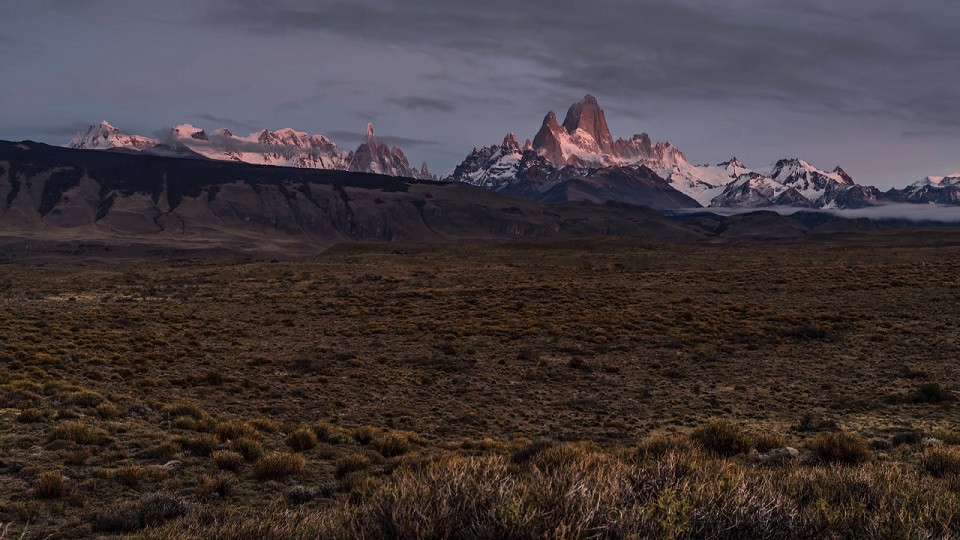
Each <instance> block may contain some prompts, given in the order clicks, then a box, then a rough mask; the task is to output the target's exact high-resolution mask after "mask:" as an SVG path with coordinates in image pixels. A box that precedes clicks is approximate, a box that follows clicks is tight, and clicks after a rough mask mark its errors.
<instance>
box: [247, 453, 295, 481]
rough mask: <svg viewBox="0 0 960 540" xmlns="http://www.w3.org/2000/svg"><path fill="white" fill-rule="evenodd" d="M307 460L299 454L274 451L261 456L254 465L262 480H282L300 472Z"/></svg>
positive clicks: (257, 474)
mask: <svg viewBox="0 0 960 540" xmlns="http://www.w3.org/2000/svg"><path fill="white" fill-rule="evenodd" d="M306 465H307V460H305V459H304V458H303V456H301V455H299V454H290V453H287V452H272V453H270V454H267V455H265V456H263V457H262V458H260V459H259V460H258V461H257V463H256V464H255V465H254V473H255V474H256V476H257V478H259V479H260V480H282V479H284V478H286V477H288V476H292V475H295V474H298V473H300V471H302V470H303V468H304V467H305V466H306Z"/></svg>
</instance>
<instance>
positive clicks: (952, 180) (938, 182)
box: [909, 173, 960, 188]
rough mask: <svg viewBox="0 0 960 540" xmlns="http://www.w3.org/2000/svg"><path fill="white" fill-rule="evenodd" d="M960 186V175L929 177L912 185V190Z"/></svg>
mask: <svg viewBox="0 0 960 540" xmlns="http://www.w3.org/2000/svg"><path fill="white" fill-rule="evenodd" d="M958 184H960V173H954V174H948V175H946V176H928V177H926V178H924V179H923V180H919V181H917V182H914V183H912V184H910V186H909V187H911V188H922V187H926V186H931V187H935V188H941V187H948V186H954V185H958Z"/></svg>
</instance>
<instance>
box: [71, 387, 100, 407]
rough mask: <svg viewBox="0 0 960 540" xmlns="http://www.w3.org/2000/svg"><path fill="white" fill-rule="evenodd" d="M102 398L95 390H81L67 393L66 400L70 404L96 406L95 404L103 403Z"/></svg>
mask: <svg viewBox="0 0 960 540" xmlns="http://www.w3.org/2000/svg"><path fill="white" fill-rule="evenodd" d="M104 399H105V398H104V397H103V396H101V395H100V394H98V393H96V392H90V391H88V390H83V391H80V392H73V393H72V394H69V395H67V400H66V401H67V403H69V404H71V405H79V406H81V407H96V406H97V405H99V404H101V403H103V401H104Z"/></svg>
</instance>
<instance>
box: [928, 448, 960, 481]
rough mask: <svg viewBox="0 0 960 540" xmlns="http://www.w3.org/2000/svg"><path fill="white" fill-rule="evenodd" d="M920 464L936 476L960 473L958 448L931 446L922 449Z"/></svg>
mask: <svg viewBox="0 0 960 540" xmlns="http://www.w3.org/2000/svg"><path fill="white" fill-rule="evenodd" d="M920 466H921V467H923V469H924V470H925V471H927V472H928V473H930V474H931V475H933V476H935V477H937V478H943V477H946V476H958V475H960V449H957V448H951V447H949V446H932V447H930V448H927V450H926V451H924V453H923V456H922V457H921V458H920Z"/></svg>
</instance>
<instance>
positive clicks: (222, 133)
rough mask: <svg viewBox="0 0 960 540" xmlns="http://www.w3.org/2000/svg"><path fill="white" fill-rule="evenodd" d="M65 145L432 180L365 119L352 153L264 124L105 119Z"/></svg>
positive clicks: (324, 140)
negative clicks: (148, 130) (248, 128)
mask: <svg viewBox="0 0 960 540" xmlns="http://www.w3.org/2000/svg"><path fill="white" fill-rule="evenodd" d="M65 146H66V147H67V148H75V149H87V150H110V151H118V152H136V153H140V154H147V155H157V156H165V157H183V158H194V159H211V160H217V161H239V162H242V163H252V164H256V165H279V166H284V167H299V168H305V169H327V170H338V171H350V172H367V173H373V174H385V175H388V176H403V177H407V178H416V179H418V180H431V179H434V176H433V175H432V174H430V171H429V170H428V169H427V164H426V163H424V164H423V165H422V166H421V167H420V168H419V169H417V168H414V167H411V166H410V163H409V162H408V161H407V157H406V156H405V155H404V154H403V150H401V149H400V148H399V147H397V146H393V147H391V146H389V145H387V144H386V143H385V142H383V140H381V139H380V138H379V137H377V136H376V135H375V134H374V132H373V125H371V124H367V133H366V136H365V138H364V140H363V141H362V142H361V143H360V145H359V146H358V147H357V148H356V149H355V150H352V151H350V152H344V151H342V150H340V149H339V148H338V147H337V145H336V144H335V143H334V142H333V141H331V140H330V139H328V138H326V137H324V136H323V135H308V134H306V133H303V132H300V131H296V130H294V129H291V128H284V129H279V130H277V131H270V130H268V129H264V130H261V131H256V132H254V133H251V134H250V135H247V136H246V137H242V136H238V135H234V134H233V133H231V132H230V130H228V129H217V130H214V131H212V132H210V133H207V132H206V131H205V130H203V129H201V128H198V127H195V126H193V125H190V124H181V125H178V126H174V127H173V128H171V129H170V130H169V131H168V132H167V133H165V134H164V136H163V137H162V138H160V139H154V138H151V137H144V136H141V135H127V134H126V133H123V132H121V131H120V130H119V129H117V128H116V127H114V126H112V125H110V123H108V122H106V121H103V122H101V123H100V124H97V125H92V126H90V127H89V128H88V129H87V130H86V131H83V132H80V133H77V134H76V135H75V136H74V137H73V139H72V140H71V141H70V142H68V143H67V144H66V145H65Z"/></svg>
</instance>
